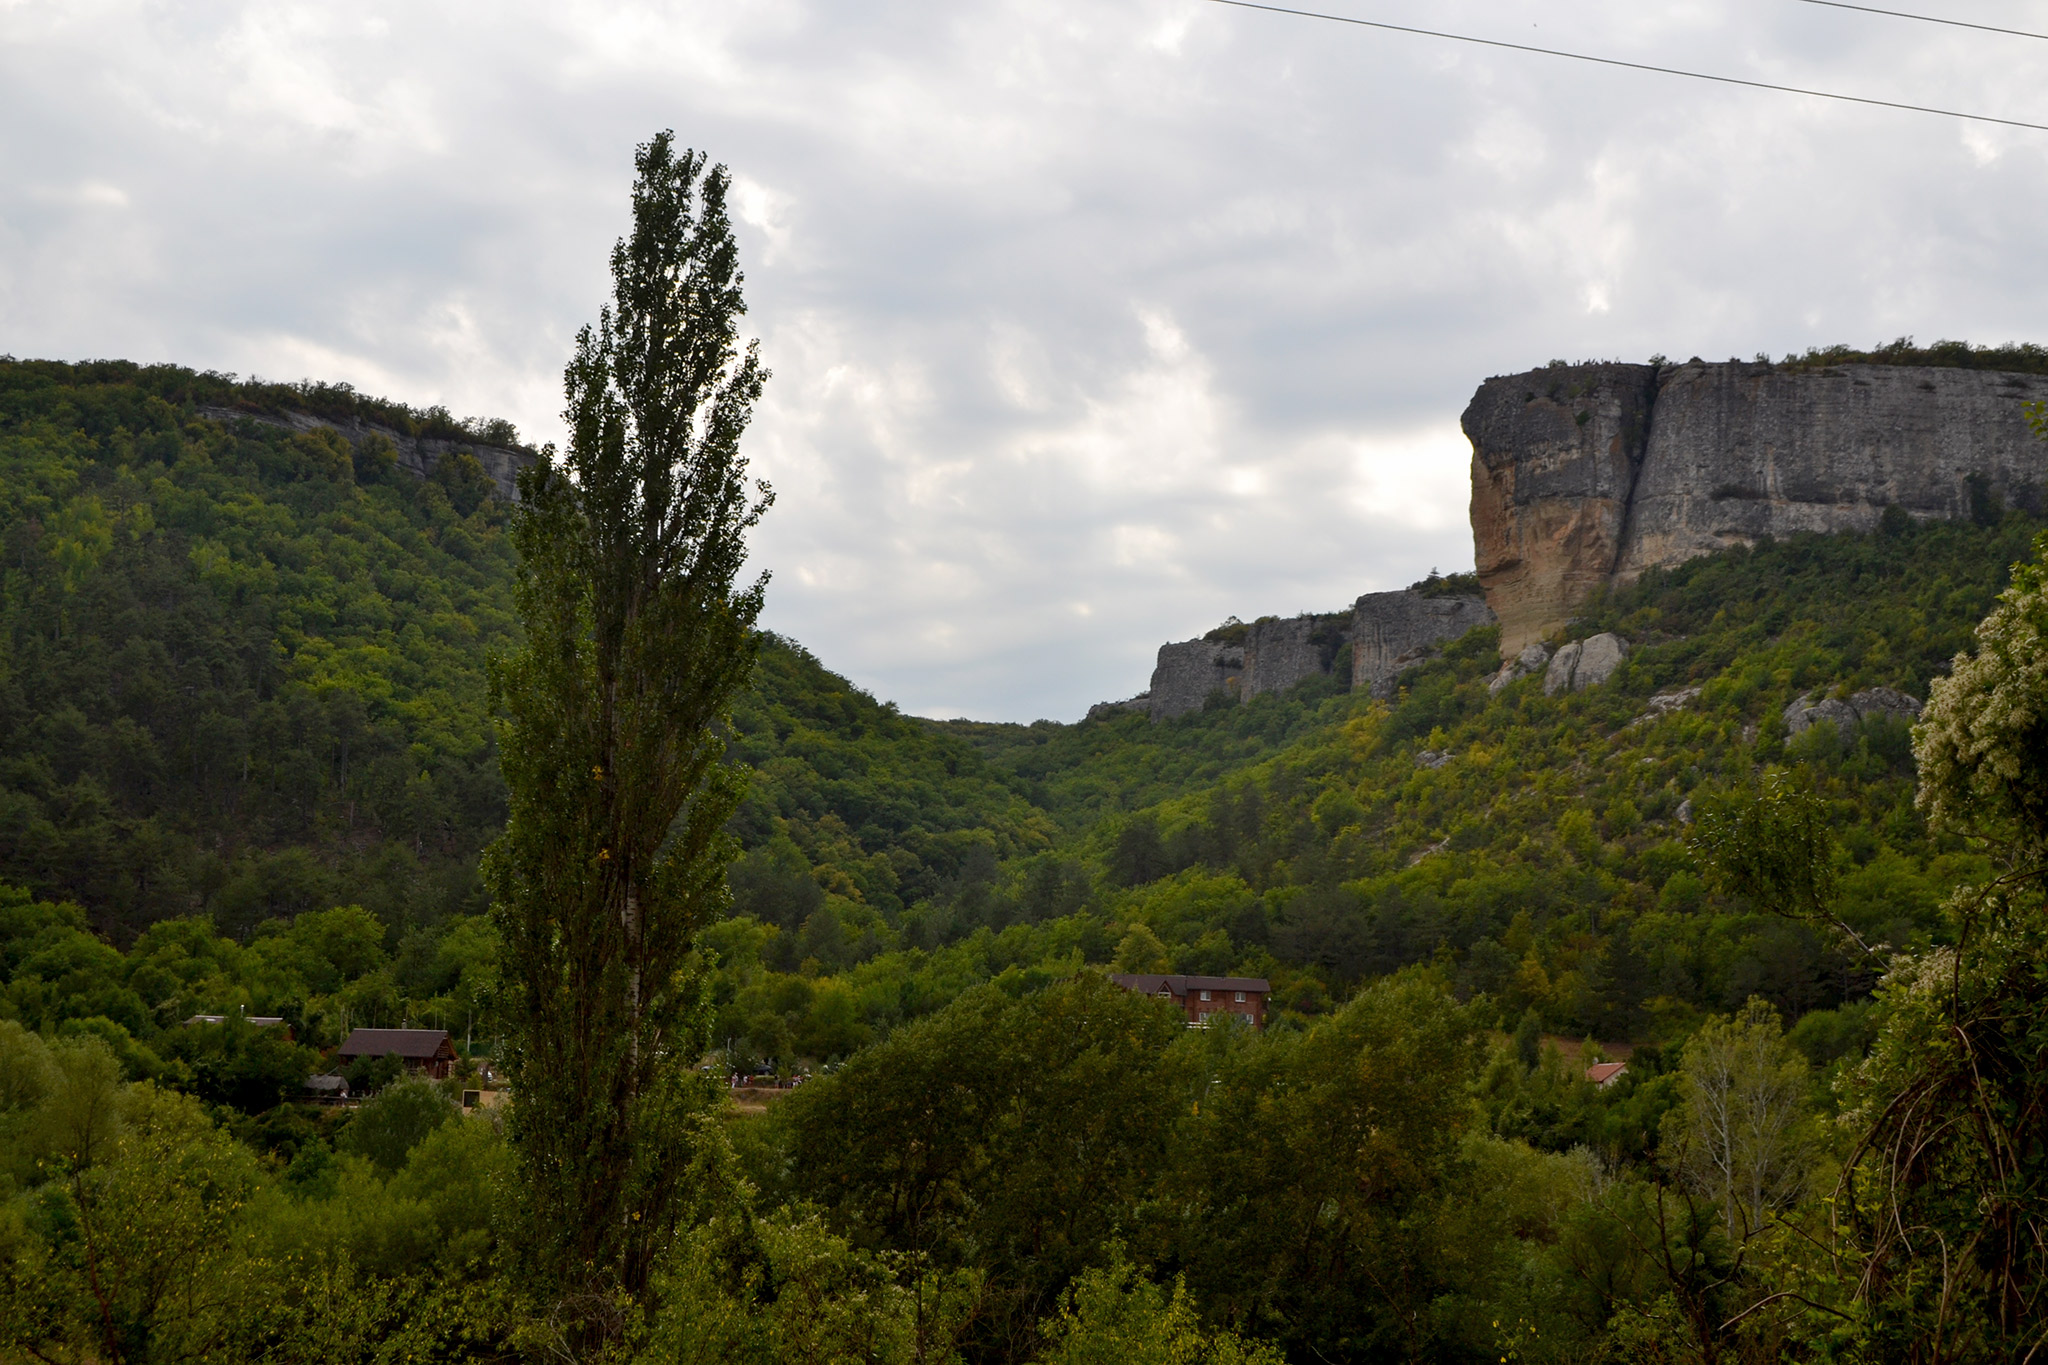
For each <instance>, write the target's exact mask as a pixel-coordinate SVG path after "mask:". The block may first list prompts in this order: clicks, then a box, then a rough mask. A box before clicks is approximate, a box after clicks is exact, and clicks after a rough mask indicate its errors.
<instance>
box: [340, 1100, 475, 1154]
mask: <svg viewBox="0 0 2048 1365" xmlns="http://www.w3.org/2000/svg"><path fill="white" fill-rule="evenodd" d="M459 1113H460V1111H458V1110H457V1109H456V1107H455V1103H454V1101H452V1100H450V1099H449V1098H448V1096H447V1095H446V1093H444V1092H443V1090H442V1089H441V1087H440V1086H438V1085H436V1084H435V1083H434V1082H432V1081H429V1080H402V1081H399V1082H398V1083H396V1084H395V1085H387V1086H385V1087H384V1088H383V1089H382V1090H380V1091H378V1092H377V1094H376V1096H375V1098H373V1099H371V1100H370V1101H369V1102H367V1103H366V1104H364V1105H363V1106H362V1107H361V1108H360V1109H358V1110H356V1111H355V1114H354V1115H353V1117H351V1118H350V1119H349V1122H348V1126H347V1127H346V1128H344V1129H342V1130H341V1137H340V1138H339V1140H338V1141H337V1142H336V1144H335V1145H336V1146H338V1147H339V1148H340V1149H341V1150H342V1151H344V1152H350V1153H353V1154H354V1155H356V1156H359V1157H362V1158H364V1159H365V1160H367V1161H369V1162H370V1163H371V1164H373V1165H375V1166H376V1167H377V1168H378V1169H379V1170H381V1171H383V1172H384V1173H385V1174H386V1175H389V1174H392V1173H393V1172H395V1171H397V1170H398V1169H399V1168H400V1167H401V1166H403V1165H405V1160H406V1158H407V1157H408V1156H410V1155H411V1154H412V1150H413V1148H415V1147H417V1146H419V1145H420V1143H422V1142H424V1141H425V1140H426V1139H427V1136H428V1135H429V1134H431V1133H433V1132H434V1131H435V1130H436V1129H438V1128H439V1127H440V1126H441V1125H442V1124H444V1123H447V1122H449V1121H451V1120H453V1119H455V1118H457V1117H458V1116H459Z"/></svg>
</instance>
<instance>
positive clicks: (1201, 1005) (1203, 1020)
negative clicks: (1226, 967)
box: [1109, 972, 1273, 1029]
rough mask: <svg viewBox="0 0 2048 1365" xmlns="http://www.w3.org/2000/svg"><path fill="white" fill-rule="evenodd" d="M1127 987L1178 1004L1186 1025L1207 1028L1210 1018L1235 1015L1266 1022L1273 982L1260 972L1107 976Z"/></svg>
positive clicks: (1255, 1022) (1257, 1023)
mask: <svg viewBox="0 0 2048 1365" xmlns="http://www.w3.org/2000/svg"><path fill="white" fill-rule="evenodd" d="M1109 979H1110V980H1111V981H1114V982H1115V983H1116V984H1117V985H1119V986H1122V987H1123V988H1124V989H1125V990H1127V991H1136V992H1137V993H1138V994H1140V995H1153V996H1157V997H1159V998H1160V999H1161V1000H1171V1001H1173V1002H1175V1003H1176V1004H1178V1005H1179V1006H1180V1007H1181V1009H1182V1010H1183V1011H1185V1012H1186V1014H1187V1017H1188V1027H1189V1028H1207V1027H1208V1026H1209V1022H1210V1020H1211V1019H1212V1018H1217V1017H1219V1016H1222V1017H1230V1016H1235V1017H1238V1018H1241V1019H1245V1020H1247V1021H1249V1022H1250V1024H1251V1026H1252V1027H1253V1028H1259V1029H1262V1028H1264V1027H1265V1026H1266V997H1267V996H1268V995H1270V994H1272V991H1273V985H1272V983H1271V982H1270V981H1267V980H1266V979H1265V978H1264V977H1262V976H1160V975H1156V974H1151V973H1126V972H1116V973H1112V974H1111V975H1110V978H1109Z"/></svg>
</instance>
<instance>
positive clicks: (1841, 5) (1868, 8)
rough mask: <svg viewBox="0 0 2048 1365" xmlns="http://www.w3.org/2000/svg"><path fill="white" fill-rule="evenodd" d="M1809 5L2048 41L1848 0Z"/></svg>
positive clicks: (1825, 0)
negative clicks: (1848, 1)
mask: <svg viewBox="0 0 2048 1365" xmlns="http://www.w3.org/2000/svg"><path fill="white" fill-rule="evenodd" d="M1805 3H1806V4H1809V5H1826V6H1827V7H1828V8H1829V9H1853V10H1860V11H1862V12H1863V13H1865V14H1883V15H1888V16H1890V17H1891V18H1893V19H1918V20H1919V21H1920V22H1921V23H1923V24H1947V25H1948V26H1949V27H1950V28H1974V29H1976V30H1977V31H1978V32H1980V33H2005V34H2010V35H2011V36H2012V37H2015V38H2039V39H2041V40H2043V41H2044V42H2048V33H2029V32H2027V31H2026V30H2025V29H2023V28H1999V27H1997V26H1996V25H1994V24H1972V23H1966V22H1964V21H1963V20H1961V19H1940V18H1936V17H1935V16H1934V15H1932V14H1908V13H1906V12H1905V11H1904V10H1902V9H1878V8H1877V7H1876V6H1874V5H1851V4H1848V3H1846V0H1805Z"/></svg>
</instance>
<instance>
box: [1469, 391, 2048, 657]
mask: <svg viewBox="0 0 2048 1365" xmlns="http://www.w3.org/2000/svg"><path fill="white" fill-rule="evenodd" d="M2044 396H2048V380H2044V379H2042V378H2041V377H2039V376H2032V375H2020V374H2002V373H1997V372H1991V371H1981V370H1960V369H1933V368H1916V367H1906V366H1884V365H1843V366H1838V367H1831V368H1824V369H1812V370H1794V369H1780V368H1778V367H1775V366H1771V365H1761V364H1758V365H1744V364H1739V363H1733V362H1731V363H1727V364H1712V365H1709V364H1704V363H1701V362H1697V361H1695V362H1691V363H1688V364H1685V365H1677V366H1665V367H1663V368H1662V369H1659V370H1652V369H1651V367H1649V366H1647V365H1581V366H1571V367H1557V368H1552V369H1545V370H1536V371H1532V372H1530V373H1528V374H1522V375H1511V376H1507V377H1505V378H1499V379H1489V380H1487V381H1486V383H1484V384H1482V385H1481V386H1480V388H1479V392H1478V393H1477V394H1476V395H1474V397H1473V399H1472V403H1471V405H1470V406H1469V407H1468V408H1467V409H1466V410H1465V416H1464V426H1465V433H1466V435H1467V436H1469V437H1470V438H1471V440H1472V452H1473V453H1472V540H1473V546H1474V549H1475V551H1476V554H1477V561H1478V569H1479V578H1480V583H1481V585H1482V586H1483V587H1484V588H1485V590H1486V597H1487V601H1488V602H1489V603H1490V604H1491V605H1492V607H1493V610H1494V611H1495V612H1496V613H1497V614H1498V615H1499V617H1500V619H1501V656H1502V657H1503V658H1512V657H1514V656H1515V655H1516V654H1517V653H1518V652H1519V651H1520V650H1521V649H1522V648H1523V646H1525V645H1527V644H1529V643H1531V642H1533V641H1536V640H1540V639H1541V638H1542V637H1543V636H1544V635H1545V634H1547V633H1549V632H1550V631H1552V630H1555V629H1556V628H1558V627H1559V626H1562V625H1564V624H1565V622H1566V621H1568V620H1569V619H1570V617H1571V613H1572V610H1573V609H1574V608H1575V607H1576V606H1577V605H1578V604H1579V603H1580V602H1582V601H1584V600H1585V598H1586V595H1587V594H1588V593H1590V592H1592V591H1593V589H1594V588H1596V587H1598V586H1599V585H1601V584H1603V583H1610V582H1627V581H1629V580H1631V579H1633V578H1634V577H1635V576H1637V575H1638V574H1641V573H1642V572H1643V571H1644V570H1645V569H1649V568H1653V567H1658V566H1664V565H1671V564H1678V563H1681V562H1683V561H1685V560H1687V559H1690V558H1692V557H1693V556H1695V555H1700V554H1706V553H1709V552H1711V551H1714V550H1718V549H1722V548H1724V547H1726V546H1728V545H1733V544H1748V543H1751V542H1753V541H1755V540H1757V539H1758V538H1760V537H1762V536H1765V535H1771V536H1783V535H1788V534H1791V533H1793V532H1796V531H1846V530H1868V529H1870V528H1871V527H1873V526H1875V525H1876V524H1877V520H1878V518H1879V517H1880V516H1881V515H1882V514H1883V512H1884V509H1885V508H1886V507H1888V506H1893V505H1896V506H1899V507H1901V508H1903V509H1904V510H1905V511H1906V512H1908V513H1909V514H1911V515H1913V516H1915V517H1919V518H1923V519H1924V518H1950V517H1958V516H1967V515H1969V514H1970V511H1971V507H1972V498H1973V496H1977V497H1981V496H1983V495H1984V494H1986V493H1990V494H1996V495H1998V496H2000V497H2002V498H2004V499H2005V500H2006V501H2008V502H2012V503H2016V504H2019V505H2021V506H2025V507H2029V508H2033V507H2037V506H2038V505H2039V502H2040V499H2041V496H2042V489H2041V484H2042V480H2043V476H2044V472H2048V446H2044V445H2043V444H2042V443H2041V442H2040V441H2039V440H2037V439H2036V438H2035V437H2034V436H2033V434H2032V432H2031V431H2030V430H2029V428H2028V426H2027V421H2026V415H2025V411H2024V404H2025V403H2027V402H2028V401H2031V400H2034V399H2038V398H2042V397H2044ZM1973 483H1974V485H1975V488H1976V490H1977V491H1976V493H1975V494H1974V495H1973V491H1972V487H1973Z"/></svg>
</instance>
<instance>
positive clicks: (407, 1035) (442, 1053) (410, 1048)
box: [336, 1028, 455, 1081]
mask: <svg viewBox="0 0 2048 1365" xmlns="http://www.w3.org/2000/svg"><path fill="white" fill-rule="evenodd" d="M336 1055H337V1056H339V1057H340V1058H341V1061H342V1064H343V1065H344V1066H346V1065H347V1064H348V1063H350V1062H353V1061H355V1060H356V1059H357V1058H359V1057H396V1058H397V1059H398V1060H399V1061H401V1062H403V1063H404V1064H405V1069H406V1070H407V1071H410V1072H413V1073H415V1074H417V1075H422V1076H431V1077H432V1078H433V1079H435V1080H437V1081H445V1080H447V1079H448V1073H449V1071H450V1070H451V1069H452V1068H453V1067H454V1065H455V1044H454V1042H453V1041H452V1040H450V1038H449V1037H448V1031H447V1030H446V1029H438V1028H359V1029H357V1030H356V1031H355V1032H353V1033H351V1034H349V1036H348V1041H347V1042H345V1043H343V1044H342V1045H341V1047H340V1048H339V1049H338V1051H337V1053H336Z"/></svg>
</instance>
